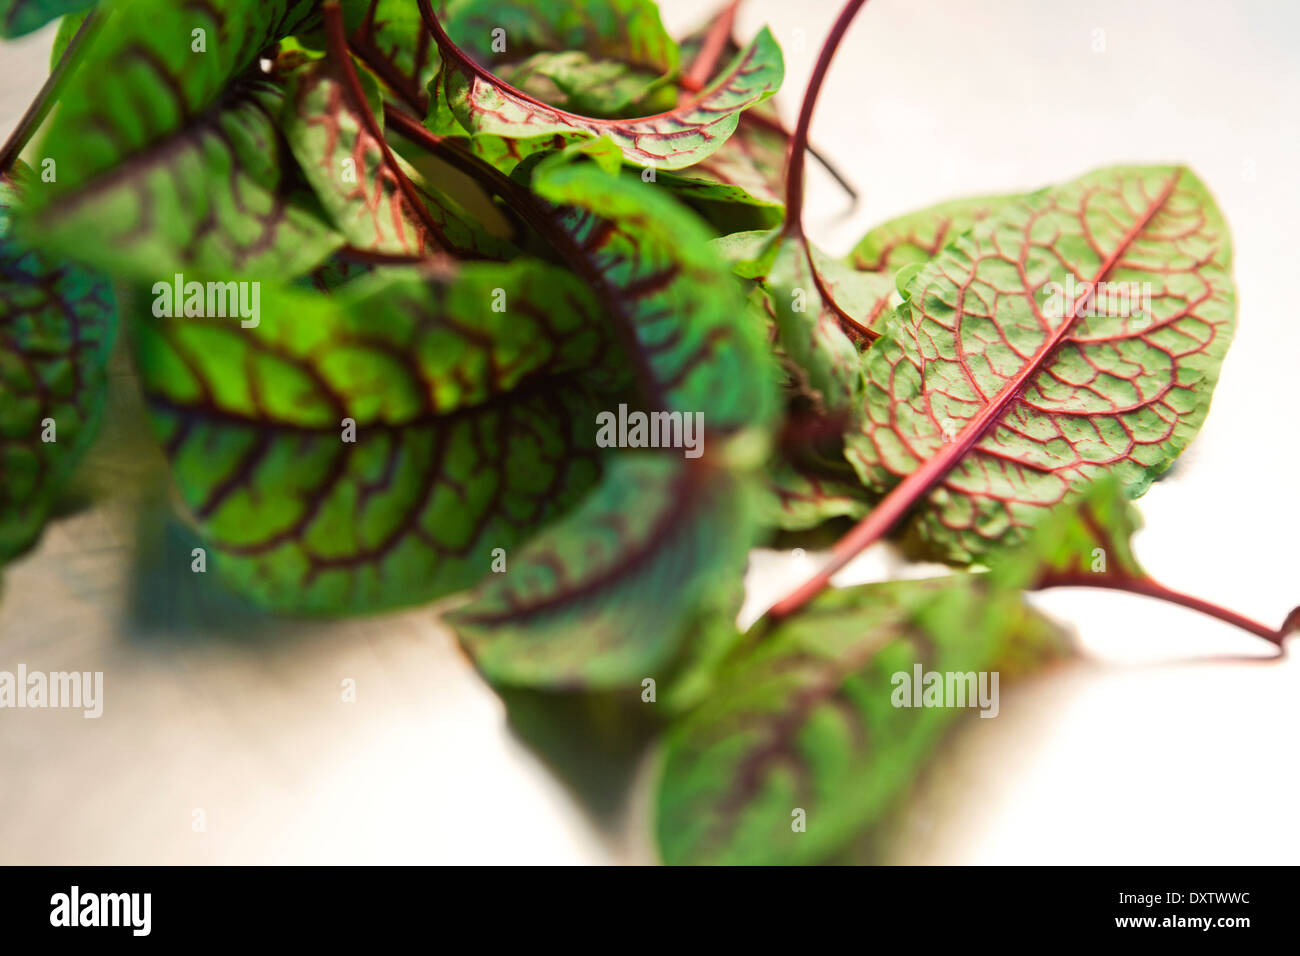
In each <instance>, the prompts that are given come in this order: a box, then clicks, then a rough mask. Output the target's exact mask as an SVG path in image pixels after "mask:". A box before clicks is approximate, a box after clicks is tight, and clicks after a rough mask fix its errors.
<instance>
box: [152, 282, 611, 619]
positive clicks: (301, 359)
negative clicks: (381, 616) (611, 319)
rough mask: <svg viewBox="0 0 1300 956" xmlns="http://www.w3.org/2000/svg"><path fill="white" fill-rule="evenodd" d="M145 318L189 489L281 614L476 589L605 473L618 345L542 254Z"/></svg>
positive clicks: (205, 518)
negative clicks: (604, 427) (247, 312)
mask: <svg viewBox="0 0 1300 956" xmlns="http://www.w3.org/2000/svg"><path fill="white" fill-rule="evenodd" d="M494 306H500V307H501V308H502V309H503V310H502V311H497V310H496V308H494ZM136 312H137V314H141V315H142V316H143V320H142V321H141V322H140V323H139V324H138V330H137V338H136V356H137V363H138V365H139V367H140V374H141V380H142V384H143V387H144V390H145V394H146V397H147V399H148V402H149V405H150V409H151V411H152V413H153V416H154V419H155V425H156V429H157V431H158V432H159V435H160V437H161V439H162V441H163V443H164V445H165V447H166V450H167V452H168V454H169V456H170V457H171V459H172V465H173V469H174V473H175V479H176V484H177V487H178V489H179V491H180V493H181V497H182V498H183V499H184V501H185V503H186V504H187V506H188V508H189V510H190V511H191V513H192V515H193V517H194V519H195V521H196V522H197V524H198V528H199V530H200V532H201V533H202V534H203V535H204V537H205V539H206V540H207V542H208V544H209V545H210V546H211V547H212V548H214V549H215V552H216V556H217V564H218V567H219V569H220V570H221V571H222V572H224V574H225V577H226V578H227V579H228V580H229V581H231V582H233V583H234V584H235V585H236V586H237V587H238V588H239V589H240V590H242V591H244V592H245V593H247V594H249V595H251V596H252V597H253V598H254V599H255V600H257V601H258V602H259V603H261V604H263V605H266V606H270V607H273V608H276V609H280V610H295V611H298V610H301V611H311V612H338V611H359V610H369V609H376V608H383V607H390V606H394V605H399V604H407V603H413V602H419V601H427V600H431V599H433V598H435V597H438V596H440V595H443V594H447V593H450V592H452V591H456V590H460V589H462V588H465V587H468V586H470V585H472V584H473V583H474V582H475V581H477V580H478V579H479V578H480V577H481V576H483V575H484V574H486V573H487V572H488V571H489V568H490V565H491V562H492V559H493V551H494V549H496V548H503V549H507V550H509V549H513V548H514V547H515V546H516V545H518V544H519V543H520V542H521V541H523V540H525V539H526V538H527V537H529V536H530V535H531V534H533V533H534V532H535V531H536V530H537V529H538V528H540V527H542V526H543V525H544V524H545V523H546V522H548V521H550V520H551V519H553V518H555V517H557V516H558V515H560V514H562V513H563V512H564V511H565V510H566V509H567V508H569V507H570V506H572V505H573V504H574V503H576V501H577V500H578V499H579V497H580V496H581V495H582V494H583V493H584V492H585V491H586V490H587V489H588V488H589V487H590V486H591V485H592V484H593V483H594V482H595V481H596V478H597V476H598V461H597V456H596V453H595V449H594V445H593V442H592V434H593V432H594V424H593V423H594V420H595V409H596V407H597V403H596V402H595V400H594V399H593V398H592V396H591V394H590V393H589V391H588V389H587V388H586V387H585V386H584V384H583V382H582V380H581V378H580V377H579V376H578V374H577V373H578V371H579V370H582V369H586V368H588V367H590V366H593V365H597V364H599V363H601V361H602V360H603V357H604V356H605V354H606V353H607V352H608V350H609V348H610V345H609V343H608V342H607V341H606V339H605V337H604V333H603V327H602V325H601V324H600V323H598V322H597V321H595V319H594V315H595V306H594V303H593V302H592V300H591V297H590V295H589V294H588V293H587V292H586V290H585V289H584V288H583V287H582V286H581V284H579V283H578V282H577V281H576V280H574V279H572V277H570V276H569V275H568V274H567V273H564V272H562V271H560V270H557V269H554V268H552V267H549V266H545V265H542V264H540V263H538V262H534V261H530V260H524V259H521V260H516V261H515V262H512V263H510V264H507V265H497V264H486V263H484V264H477V263H476V264H472V265H467V266H465V267H463V268H462V269H461V270H460V271H459V272H458V273H457V274H456V275H455V276H454V277H453V276H447V275H442V274H431V275H421V274H418V273H415V272H412V271H410V270H400V271H392V270H380V271H379V272H377V273H376V274H375V275H374V276H371V277H368V278H362V279H357V280H353V281H351V282H348V283H347V284H345V285H343V286H342V287H341V288H339V289H337V290H336V291H335V292H334V294H333V295H331V296H320V295H316V294H312V293H306V292H298V291H294V290H287V289H275V288H271V287H268V288H267V289H265V290H264V293H263V295H262V297H261V312H262V315H261V320H260V322H259V324H258V325H257V326H256V327H254V328H243V327H241V323H240V322H239V321H238V320H237V319H233V318H230V319H221V318H192V317H191V318H155V319H151V318H149V317H148V314H147V313H148V310H147V309H145V308H143V307H141V308H137V310H136ZM614 384H617V383H614ZM611 387H612V386H611ZM345 420H346V421H345ZM349 423H351V424H353V425H354V428H355V431H354V437H355V440H349V437H351V436H349V433H348V430H347V427H348V425H349Z"/></svg>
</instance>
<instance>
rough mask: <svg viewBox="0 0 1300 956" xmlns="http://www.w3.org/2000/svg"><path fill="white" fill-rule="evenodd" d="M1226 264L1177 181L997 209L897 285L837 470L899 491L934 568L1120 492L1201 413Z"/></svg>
mask: <svg viewBox="0 0 1300 956" xmlns="http://www.w3.org/2000/svg"><path fill="white" fill-rule="evenodd" d="M1231 265H1232V252H1231V243H1230V240H1229V236H1228V230H1227V226H1226V225H1225V224H1224V221H1223V217H1222V215H1221V214H1220V213H1219V210H1218V208H1217V207H1216V206H1215V204H1214V201H1213V199H1212V198H1211V197H1210V195H1209V193H1208V192H1207V191H1206V189H1205V187H1204V186H1203V185H1202V184H1201V182H1200V181H1199V180H1198V179H1197V178H1196V177H1195V176H1194V175H1192V173H1191V172H1189V171H1188V170H1186V169H1184V168H1176V167H1120V168H1114V169H1108V170H1102V171H1100V172H1096V173H1092V174H1090V175H1088V176H1085V177H1083V178H1082V179H1079V180H1076V181H1075V182H1073V183H1070V184H1069V185H1066V186H1062V187H1059V188H1055V189H1050V190H1044V191H1042V192H1038V193H1035V194H1033V195H1031V196H1028V197H1025V198H1023V199H1019V200H1012V201H1009V202H1008V203H1007V204H1006V205H1005V206H1003V207H1002V208H1001V209H1000V210H999V211H998V212H997V213H995V214H993V215H992V216H989V217H988V218H986V219H984V220H982V221H981V222H979V223H978V224H976V225H975V227H974V228H973V229H972V230H971V231H970V232H968V233H966V234H965V235H963V236H961V237H960V238H958V239H957V240H956V241H955V242H953V243H952V244H951V245H949V246H948V247H947V248H946V249H945V250H944V251H943V252H942V253H940V255H939V256H938V257H937V258H935V259H934V260H932V261H931V262H930V263H928V264H927V265H925V266H923V267H921V268H920V269H919V271H917V272H916V273H915V275H914V276H913V278H912V279H911V281H910V284H909V285H908V286H907V290H906V298H907V300H906V301H905V302H904V303H903V304H902V305H901V306H900V307H899V308H898V310H897V312H896V314H895V315H894V316H893V317H892V319H891V322H890V325H889V327H888V333H887V334H886V335H885V337H884V338H882V339H881V340H880V341H879V342H877V343H876V344H875V345H874V346H873V347H872V348H871V349H870V351H869V352H868V353H867V355H866V357H865V363H864V367H865V374H866V400H865V402H864V403H863V404H862V405H861V408H860V410H859V411H858V413H857V415H856V420H855V421H854V422H853V424H852V425H851V427H850V429H849V433H848V435H847V437H846V446H847V448H846V455H847V457H848V458H849V460H850V462H851V463H852V464H853V465H854V468H855V469H856V470H857V472H858V474H859V476H860V477H861V478H862V480H863V482H864V484H865V485H866V486H867V487H868V489H869V490H871V491H872V492H873V493H877V494H881V493H885V492H888V491H890V489H892V488H894V487H895V486H898V487H899V489H900V490H899V492H898V494H897V495H896V496H895V497H894V498H893V500H892V501H891V502H890V506H891V509H892V510H891V511H890V513H898V514H901V513H903V511H908V510H911V511H912V513H913V515H914V517H913V519H912V520H913V524H912V526H911V528H910V533H911V534H912V536H913V537H914V538H915V539H916V540H919V541H921V542H923V543H924V544H925V546H926V547H927V548H928V549H929V550H930V551H931V552H933V553H934V554H936V555H938V556H940V557H942V558H944V559H947V560H951V561H958V562H960V561H970V560H973V559H976V558H978V557H980V556H981V555H983V554H985V553H986V552H987V551H989V550H990V549H991V548H994V547H996V546H1000V545H1005V544H1008V543H1012V542H1015V541H1018V540H1020V539H1021V538H1022V537H1023V535H1024V531H1025V529H1026V528H1028V527H1031V526H1032V525H1033V524H1034V523H1036V521H1037V520H1038V519H1039V518H1040V517H1041V515H1042V514H1043V512H1044V510H1045V509H1047V508H1050V507H1052V506H1053V505H1055V504H1057V503H1059V502H1061V501H1063V500H1065V499H1067V498H1068V497H1070V496H1071V495H1072V494H1073V493H1074V492H1075V491H1077V489H1079V488H1080V487H1082V486H1083V485H1084V484H1085V483H1087V482H1089V481H1091V480H1094V479H1096V478H1097V477H1099V476H1100V475H1102V474H1104V473H1107V472H1110V473H1114V474H1115V475H1117V476H1118V477H1119V479H1120V481H1121V482H1122V484H1123V486H1124V489H1125V492H1126V494H1128V495H1129V496H1130V497H1137V496H1138V495H1140V494H1142V493H1143V492H1144V491H1145V490H1146V489H1147V487H1148V486H1149V485H1150V483H1151V481H1152V480H1154V478H1155V477H1156V476H1157V475H1159V474H1160V473H1161V472H1163V471H1164V470H1165V469H1166V468H1168V467H1169V465H1170V464H1171V463H1172V462H1173V460H1174V458H1175V457H1177V455H1178V453H1179V452H1181V451H1182V450H1183V448H1185V447H1186V445H1187V443H1188V442H1189V441H1191V439H1192V437H1193V436H1194V435H1195V434H1196V431H1197V429H1198V428H1199V427H1200V425H1201V422H1202V421H1203V420H1204V418H1205V415H1206V412H1207V411H1208V409H1209V402H1210V394H1211V391H1212V390H1213V387H1214V384H1215V381H1216V380H1217V378H1218V373H1219V365H1220V364H1221V362H1222V360H1223V356H1224V353H1225V352H1226V351H1227V348H1228V343H1229V340H1230V339H1231V336H1232V331H1233V325H1234V318H1235V312H1236V302H1235V295H1234V291H1233V284H1232V279H1231V274H1230V270H1231ZM1092 283H1106V285H1099V286H1096V287H1095V288H1094V286H1092V285H1091V284H1092ZM1143 284H1149V287H1144V285H1143ZM1071 285H1073V286H1074V288H1073V289H1072V288H1071ZM1088 289H1094V295H1093V298H1092V299H1091V300H1089V299H1087V298H1086V296H1085V294H1084V293H1085V290H1088ZM1144 291H1149V293H1150V295H1149V299H1150V301H1149V308H1148V307H1147V303H1145V302H1144V301H1143V296H1142V293H1143V292H1144ZM911 476H915V477H911ZM903 481H906V482H907V485H906V486H903V485H900V482H903ZM935 482H937V484H935ZM931 488H932V489H933V490H931ZM883 504H884V503H883V502H882V507H883Z"/></svg>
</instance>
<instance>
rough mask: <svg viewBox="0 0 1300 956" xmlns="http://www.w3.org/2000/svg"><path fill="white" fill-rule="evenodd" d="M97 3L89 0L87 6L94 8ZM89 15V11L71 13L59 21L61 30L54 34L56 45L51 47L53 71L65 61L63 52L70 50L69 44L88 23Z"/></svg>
mask: <svg viewBox="0 0 1300 956" xmlns="http://www.w3.org/2000/svg"><path fill="white" fill-rule="evenodd" d="M95 2H96V0H89V2H88V3H87V4H86V5H87V6H93V5H94V3H95ZM89 15H90V11H89V10H86V11H84V12H82V13H69V14H68V15H67V16H66V17H64V18H63V19H62V20H60V21H59V29H58V31H57V32H56V33H55V34H54V45H53V46H52V47H50V69H51V70H53V69H54V68H55V67H56V66H58V65H59V61H60V60H61V59H63V51H64V50H66V49H67V48H68V44H69V43H71V42H72V38H73V37H74V36H76V35H77V31H78V30H80V29H81V25H82V24H83V23H85V22H86V17H88V16H89Z"/></svg>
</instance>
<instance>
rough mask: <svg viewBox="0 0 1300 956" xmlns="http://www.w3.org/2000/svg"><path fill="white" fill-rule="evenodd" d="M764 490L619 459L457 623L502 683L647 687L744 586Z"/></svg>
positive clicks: (697, 470) (704, 466) (694, 464)
mask: <svg viewBox="0 0 1300 956" xmlns="http://www.w3.org/2000/svg"><path fill="white" fill-rule="evenodd" d="M753 487H754V486H753V482H752V480H751V479H750V478H748V477H742V476H739V475H736V474H733V473H732V472H731V471H729V470H727V469H720V468H716V467H713V466H711V465H710V464H708V463H706V462H704V461H703V460H690V459H684V458H682V457H680V456H678V455H676V454H672V453H665V454H628V453H625V454H622V455H618V456H615V457H614V458H613V459H612V460H611V463H610V465H609V467H608V469H607V471H606V474H605V477H604V478H603V479H602V481H601V484H600V487H599V488H598V489H597V491H596V492H595V493H593V494H592V495H591V496H590V497H589V498H588V499H587V500H586V501H584V502H583V504H582V506H581V507H580V508H578V509H577V510H576V511H574V512H573V513H572V514H571V515H570V516H569V517H567V518H566V519H565V520H564V521H563V522H561V523H560V524H559V525H556V526H555V527H553V528H551V529H548V530H547V531H546V532H544V533H543V534H542V535H540V536H539V537H538V538H537V540H536V541H534V542H533V543H532V544H530V545H528V546H527V547H526V548H525V549H524V550H523V551H522V552H521V553H520V554H519V555H518V556H517V557H515V558H513V559H512V562H511V564H510V566H509V569H508V571H507V573H505V574H500V575H493V576H492V577H491V578H490V579H489V580H488V581H487V583H486V584H485V586H484V588H483V589H482V591H481V593H479V594H478V595H477V596H476V597H475V600H474V602H473V603H472V604H471V605H469V606H468V607H466V608H464V609H462V610H459V611H457V612H455V613H454V614H452V615H451V616H450V618H449V623H450V624H451V625H452V627H453V628H455V629H456V631H457V633H458V634H459V635H460V637H461V640H462V642H463V643H464V645H465V647H466V648H467V649H468V650H469V652H470V653H471V654H472V655H473V656H474V659H475V661H476V662H477V664H478V666H479V667H480V668H481V669H482V670H483V672H484V673H485V674H486V675H487V676H488V677H489V678H490V679H491V680H492V681H494V682H498V683H504V684H526V685H534V686H545V687H567V688H572V687H608V686H618V685H631V684H637V683H640V681H641V680H642V679H643V678H645V677H653V676H655V674H656V670H655V668H657V667H660V666H662V665H663V664H665V663H666V662H667V661H668V659H669V658H670V657H671V656H672V654H673V652H674V651H675V650H676V649H677V648H678V646H679V645H680V643H681V640H682V637H683V624H684V622H685V621H687V620H689V619H690V617H691V615H692V614H693V613H695V612H696V611H698V610H700V609H701V607H702V606H703V605H704V604H706V603H707V602H708V601H709V600H711V599H712V597H713V593H714V592H715V591H716V590H719V589H725V588H726V587H727V586H728V585H729V584H730V583H731V582H734V581H736V580H738V579H739V577H740V576H741V575H742V574H743V572H744V566H745V561H746V556H747V554H748V551H749V549H750V547H751V546H752V545H753V544H754V543H755V539H756V528H755V524H754V521H753V518H752V513H753V509H754V507H755V505H756V502H755V500H754V494H753Z"/></svg>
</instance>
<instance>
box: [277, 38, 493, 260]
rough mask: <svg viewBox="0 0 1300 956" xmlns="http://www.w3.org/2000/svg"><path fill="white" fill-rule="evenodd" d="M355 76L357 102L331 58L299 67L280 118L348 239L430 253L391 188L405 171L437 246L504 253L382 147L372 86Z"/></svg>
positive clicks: (398, 251) (388, 249) (371, 247)
mask: <svg viewBox="0 0 1300 956" xmlns="http://www.w3.org/2000/svg"><path fill="white" fill-rule="evenodd" d="M357 79H358V81H359V83H360V85H361V88H362V91H363V92H364V93H365V95H366V99H367V101H368V102H367V103H366V104H364V105H363V104H358V103H356V102H354V101H353V96H352V88H351V86H350V85H349V84H348V83H347V81H346V78H345V77H344V75H343V70H342V68H341V66H340V64H338V63H336V62H335V61H334V59H333V58H332V57H326V58H324V59H320V60H313V61H309V62H306V63H303V64H301V65H299V66H298V67H296V68H295V69H293V70H292V71H291V72H290V73H289V74H288V75H287V76H286V77H285V85H286V88H285V108H284V112H283V114H282V118H281V123H282V125H283V128H284V132H285V136H286V137H287V139H288V141H289V146H290V148H291V149H292V150H293V153H294V156H295V157H297V160H298V163H299V164H300V165H301V167H302V170H303V173H304V174H305V175H306V177H307V179H308V181H309V182H310V183H311V184H312V187H313V188H314V190H315V192H316V195H317V196H318V197H319V198H320V200H321V203H322V204H323V205H324V207H325V209H326V210H327V211H328V213H329V215H330V217H331V218H332V220H333V222H334V224H335V225H336V226H337V227H338V228H339V230H340V231H341V232H342V233H343V235H344V236H346V237H347V240H348V242H349V243H350V244H351V245H353V246H356V247H357V248H359V249H364V250H366V251H369V252H378V253H387V254H390V255H403V254H404V255H410V256H423V255H428V254H429V253H430V252H432V251H433V250H432V249H430V248H427V247H426V228H425V224H424V219H423V218H422V217H421V216H420V215H418V214H417V213H416V211H415V209H414V208H413V206H412V204H411V203H410V201H408V198H407V197H406V195H405V194H404V193H403V192H402V190H401V188H400V186H399V179H398V177H399V176H405V177H406V179H407V180H409V181H411V182H412V185H413V186H414V188H415V190H416V192H417V194H418V196H419V199H420V201H421V203H422V204H423V206H424V208H425V209H426V210H427V211H428V214H429V219H430V221H431V222H432V224H433V226H434V227H436V232H435V233H434V235H433V239H434V241H435V242H436V243H437V245H438V246H441V247H443V248H446V249H448V250H450V251H453V252H455V253H459V254H462V255H469V256H475V257H486V258H508V257H509V255H510V252H511V247H510V245H509V243H506V242H504V241H502V240H500V239H497V238H496V237H494V236H492V235H489V234H488V233H487V232H485V231H484V230H483V228H482V227H481V226H479V224H478V223H477V222H476V221H475V220H474V219H473V218H472V217H470V216H469V215H468V214H467V213H466V212H465V211H464V210H463V209H462V208H461V206H460V204H459V203H458V202H456V200H454V199H452V198H451V197H450V196H447V195H446V194H445V193H443V192H442V191H440V190H437V189H434V188H432V187H429V186H426V185H423V184H421V183H420V176H419V174H418V173H417V172H416V171H415V169H413V168H412V167H411V166H410V165H409V164H407V163H405V162H404V161H403V160H402V159H401V158H400V157H398V156H396V155H395V154H391V153H386V152H385V150H384V148H383V139H382V134H383V129H384V121H383V116H384V111H383V100H382V98H381V96H380V92H379V87H378V85H377V84H376V83H375V82H374V80H373V79H371V78H370V76H369V75H367V74H365V73H362V72H360V71H358V73H357ZM365 107H368V113H367V112H366V111H365ZM372 122H373V124H374V126H373V129H372V127H371V126H370V123H372ZM376 134H378V135H376ZM390 157H391V161H390Z"/></svg>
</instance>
